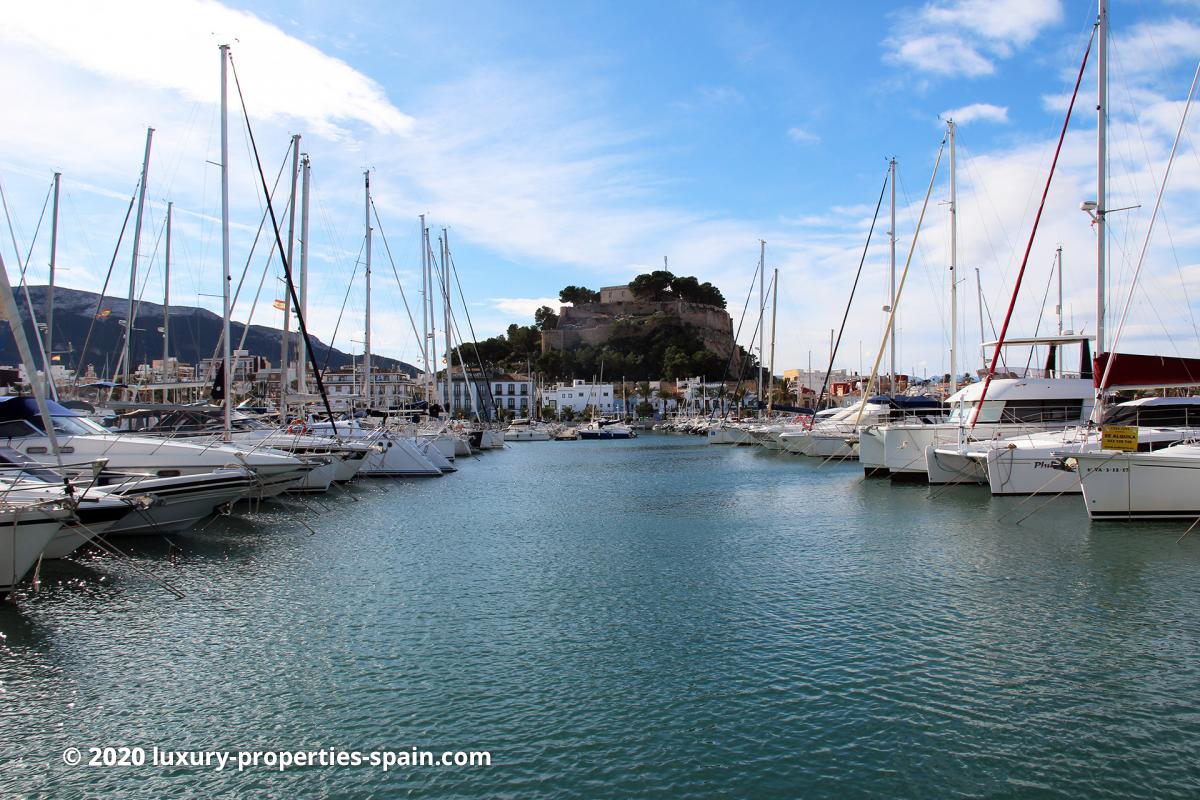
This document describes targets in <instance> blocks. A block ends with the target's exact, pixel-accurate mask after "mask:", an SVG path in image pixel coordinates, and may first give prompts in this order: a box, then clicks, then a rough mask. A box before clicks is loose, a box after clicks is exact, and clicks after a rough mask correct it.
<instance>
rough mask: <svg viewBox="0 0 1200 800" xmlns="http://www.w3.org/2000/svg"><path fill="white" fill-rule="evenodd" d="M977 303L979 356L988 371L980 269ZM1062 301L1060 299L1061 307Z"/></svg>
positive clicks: (977, 268) (977, 279) (977, 272)
mask: <svg viewBox="0 0 1200 800" xmlns="http://www.w3.org/2000/svg"><path fill="white" fill-rule="evenodd" d="M975 302H976V303H978V306H979V356H980V358H982V359H983V369H984V371H985V372H986V371H987V348H986V347H984V346H983V342H984V338H983V282H982V281H981V280H980V279H979V267H976V268H975ZM1061 304H1062V300H1061V298H1060V299H1059V305H1060V306H1061ZM1058 332H1059V333H1062V319H1061V318H1060V319H1059V322H1058Z"/></svg>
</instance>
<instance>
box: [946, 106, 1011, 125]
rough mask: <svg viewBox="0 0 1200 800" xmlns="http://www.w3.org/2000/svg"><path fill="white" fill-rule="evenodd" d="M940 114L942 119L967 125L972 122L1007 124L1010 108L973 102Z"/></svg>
mask: <svg viewBox="0 0 1200 800" xmlns="http://www.w3.org/2000/svg"><path fill="white" fill-rule="evenodd" d="M940 116H941V118H942V119H952V120H954V121H955V122H957V123H958V124H959V125H966V124H967V123H970V122H996V123H1000V124H1006V123H1007V122H1008V108H1007V107H1005V106H997V105H992V104H991V103H971V104H970V105H966V106H962V107H961V108H952V109H950V110H949V111H943V112H942V113H941V115H940Z"/></svg>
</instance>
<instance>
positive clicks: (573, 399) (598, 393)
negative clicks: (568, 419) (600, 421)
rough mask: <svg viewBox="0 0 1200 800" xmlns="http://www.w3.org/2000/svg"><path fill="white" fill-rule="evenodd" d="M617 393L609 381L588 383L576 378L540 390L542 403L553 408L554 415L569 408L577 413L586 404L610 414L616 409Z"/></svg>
mask: <svg viewBox="0 0 1200 800" xmlns="http://www.w3.org/2000/svg"><path fill="white" fill-rule="evenodd" d="M617 403H618V401H617V395H616V392H615V391H614V390H613V385H612V384H611V383H588V382H587V381H584V380H576V381H574V382H572V383H569V384H567V383H558V384H555V385H554V386H550V387H547V388H545V389H543V390H542V405H543V406H545V407H548V408H551V409H553V411H554V414H555V416H561V415H562V412H563V411H564V410H566V409H570V410H571V412H572V413H574V414H578V413H580V412H582V411H583V410H584V409H585V408H587V407H588V406H593V407H594V408H595V409H596V412H597V413H599V414H611V413H613V411H616V410H618V405H617Z"/></svg>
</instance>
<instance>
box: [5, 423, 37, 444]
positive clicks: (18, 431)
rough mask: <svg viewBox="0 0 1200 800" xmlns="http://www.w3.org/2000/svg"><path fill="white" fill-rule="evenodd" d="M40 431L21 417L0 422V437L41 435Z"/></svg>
mask: <svg viewBox="0 0 1200 800" xmlns="http://www.w3.org/2000/svg"><path fill="white" fill-rule="evenodd" d="M41 435H42V432H41V431H39V430H38V429H37V428H35V427H33V426H32V425H30V424H29V423H28V422H26V421H25V420H23V419H12V420H9V421H8V422H0V438H5V439H17V438H20V437H22V436H41Z"/></svg>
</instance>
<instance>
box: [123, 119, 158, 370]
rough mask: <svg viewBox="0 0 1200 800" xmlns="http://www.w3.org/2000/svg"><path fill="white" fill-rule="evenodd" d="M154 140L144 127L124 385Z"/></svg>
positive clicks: (131, 338) (130, 269) (134, 231)
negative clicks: (144, 137)
mask: <svg viewBox="0 0 1200 800" xmlns="http://www.w3.org/2000/svg"><path fill="white" fill-rule="evenodd" d="M153 140H154V128H147V129H146V154H145V156H143V157H142V179H141V181H140V183H139V185H138V205H137V217H135V219H134V223H133V257H132V258H131V259H130V264H129V310H128V312H127V313H126V314H125V353H124V367H125V368H124V375H125V381H124V383H125V385H126V386H128V385H129V373H130V357H131V352H132V347H133V310H134V309H133V304H134V302H135V301H136V300H137V260H138V247H139V246H140V245H141V241H142V212H143V211H144V210H145V208H146V178H147V177H149V174H150V143H151V142H152V141H153Z"/></svg>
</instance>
